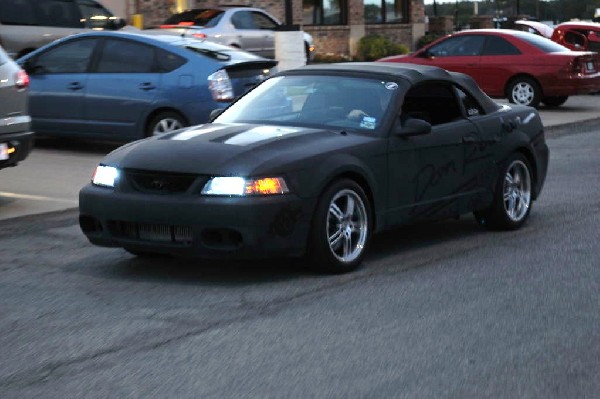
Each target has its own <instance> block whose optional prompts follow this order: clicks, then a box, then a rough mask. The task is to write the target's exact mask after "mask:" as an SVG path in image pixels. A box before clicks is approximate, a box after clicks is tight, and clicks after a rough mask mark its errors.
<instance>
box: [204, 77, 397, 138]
mask: <svg viewBox="0 0 600 399" xmlns="http://www.w3.org/2000/svg"><path fill="white" fill-rule="evenodd" d="M397 89H398V84H396V83H395V82H386V81H382V80H377V79H367V78H357V77H340V76H329V75H320V76H317V75H303V76H298V75H291V76H278V77H274V78H272V79H269V80H267V81H266V82H264V83H262V84H261V85H259V86H258V87H257V88H256V89H254V90H252V91H251V92H250V93H248V94H247V95H245V96H244V97H242V98H241V99H240V100H239V101H237V102H236V103H234V104H233V105H232V106H231V107H229V108H227V109H226V110H225V111H224V112H223V113H222V114H221V115H219V117H218V118H216V119H215V121H214V122H216V123H259V124H274V125H294V126H306V127H316V128H323V127H324V128H329V129H336V130H337V129H343V130H347V129H349V130H363V131H373V130H376V129H378V128H379V127H380V126H381V123H382V121H383V118H384V116H385V113H386V111H387V109H388V108H389V105H390V103H391V100H392V96H393V94H394V92H395V91H397Z"/></svg>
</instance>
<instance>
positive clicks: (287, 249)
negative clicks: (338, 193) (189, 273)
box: [79, 184, 316, 259]
mask: <svg viewBox="0 0 600 399" xmlns="http://www.w3.org/2000/svg"><path fill="white" fill-rule="evenodd" d="M315 201H316V200H304V199H300V198H298V197H296V196H295V195H282V196H269V197H206V196H200V195H197V194H177V195H160V194H147V193H140V192H115V191H113V190H112V189H107V188H103V187H98V186H94V185H92V184H89V185H87V186H86V187H84V188H83V189H82V190H81V191H80V193H79V209H80V218H79V220H80V226H81V229H82V231H83V232H84V234H85V235H86V236H87V238H88V239H89V240H90V242H91V243H92V244H95V245H99V246H105V247H122V248H126V249H129V250H133V251H140V252H151V253H166V254H172V255H178V256H193V257H204V258H238V259H247V258H261V257H267V256H277V255H286V256H300V255H302V254H303V253H304V251H305V247H306V242H307V238H308V232H309V227H310V219H311V215H312V212H313V208H314V205H315Z"/></svg>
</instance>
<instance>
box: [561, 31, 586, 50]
mask: <svg viewBox="0 0 600 399" xmlns="http://www.w3.org/2000/svg"><path fill="white" fill-rule="evenodd" d="M565 42H567V43H569V44H572V45H574V46H579V47H584V46H585V42H586V38H585V36H584V35H583V34H581V33H579V32H577V31H568V32H566V33H565Z"/></svg>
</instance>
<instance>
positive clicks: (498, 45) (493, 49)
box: [481, 35, 521, 55]
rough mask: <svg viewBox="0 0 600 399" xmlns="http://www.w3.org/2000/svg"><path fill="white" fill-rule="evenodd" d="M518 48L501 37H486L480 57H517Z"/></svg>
mask: <svg viewBox="0 0 600 399" xmlns="http://www.w3.org/2000/svg"><path fill="white" fill-rule="evenodd" d="M518 54H521V52H520V51H519V49H518V48H516V47H515V46H514V45H513V44H512V43H510V42H509V41H508V40H506V39H504V38H503V37H498V36H491V35H490V36H488V37H487V39H486V41H485V46H484V47H483V52H482V53H481V55H518Z"/></svg>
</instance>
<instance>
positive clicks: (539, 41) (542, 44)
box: [515, 32, 569, 53]
mask: <svg viewBox="0 0 600 399" xmlns="http://www.w3.org/2000/svg"><path fill="white" fill-rule="evenodd" d="M515 36H516V37H518V38H519V39H521V40H523V41H526V42H527V43H529V44H532V45H534V46H535V47H537V48H539V49H540V50H542V51H543V52H544V53H561V52H563V51H569V49H567V48H566V47H564V46H561V45H560V44H558V43H555V42H553V41H552V40H550V39H546V38H545V37H541V36H538V35H534V34H531V33H525V32H523V33H522V34H521V33H519V34H515Z"/></svg>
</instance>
